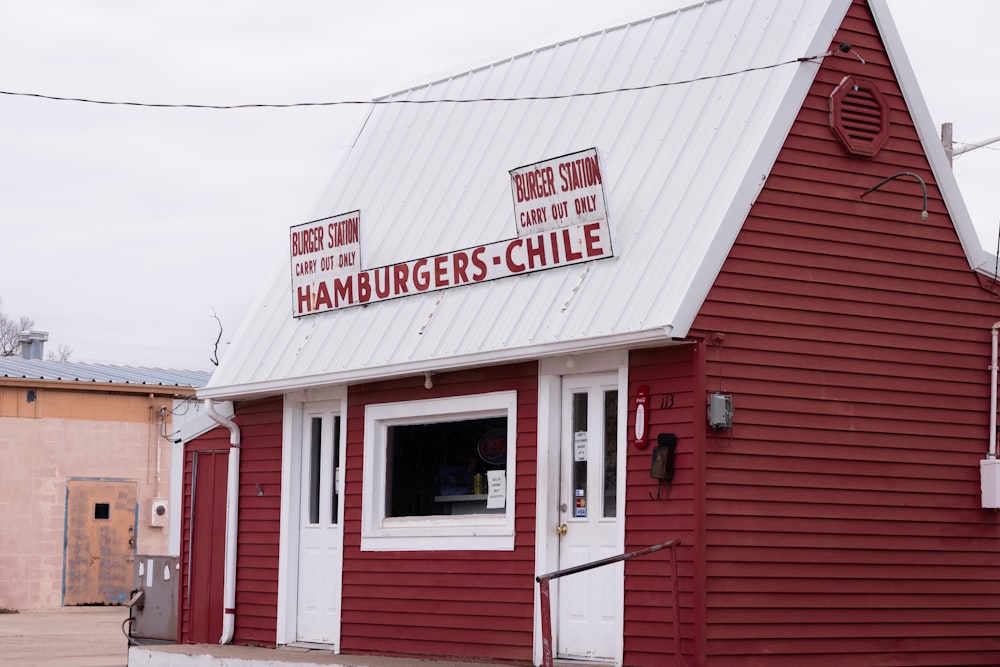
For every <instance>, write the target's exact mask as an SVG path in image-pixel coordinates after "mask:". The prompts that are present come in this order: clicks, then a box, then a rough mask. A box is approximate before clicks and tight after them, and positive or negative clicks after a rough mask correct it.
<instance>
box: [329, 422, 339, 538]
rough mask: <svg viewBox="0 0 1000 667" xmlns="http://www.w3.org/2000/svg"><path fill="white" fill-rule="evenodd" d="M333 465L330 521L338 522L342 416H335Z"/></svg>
mask: <svg viewBox="0 0 1000 667" xmlns="http://www.w3.org/2000/svg"><path fill="white" fill-rule="evenodd" d="M332 458H333V465H331V466H330V467H331V470H332V471H333V480H332V483H331V484H330V487H331V488H332V489H333V503H332V514H331V515H330V523H337V517H338V516H339V514H338V503H339V497H338V496H337V486H338V483H339V477H340V416H339V415H338V416H336V417H334V418H333V457H332Z"/></svg>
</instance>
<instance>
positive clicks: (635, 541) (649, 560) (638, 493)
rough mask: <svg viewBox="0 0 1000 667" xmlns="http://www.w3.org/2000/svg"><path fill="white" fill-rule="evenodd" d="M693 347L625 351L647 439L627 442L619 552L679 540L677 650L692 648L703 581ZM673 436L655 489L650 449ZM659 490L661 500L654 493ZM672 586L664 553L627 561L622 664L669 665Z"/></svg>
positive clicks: (700, 436) (631, 426)
mask: <svg viewBox="0 0 1000 667" xmlns="http://www.w3.org/2000/svg"><path fill="white" fill-rule="evenodd" d="M698 350H699V346H696V345H694V344H688V345H682V346H676V347H667V348H659V349H655V350H639V351H633V352H631V353H630V355H629V398H630V401H629V422H628V433H629V434H631V433H633V432H634V425H635V409H634V406H633V405H632V400H631V399H632V398H634V397H635V394H636V389H637V387H638V386H639V385H642V384H645V385H648V386H649V391H650V398H651V400H650V406H651V407H650V411H649V434H650V443H649V446H648V447H647V448H646V449H643V450H639V449H637V448H636V447H635V446H633V445H632V444H631V443H629V444H628V445H627V446H628V479H627V483H626V504H625V508H626V513H627V517H626V521H625V529H626V532H625V550H626V551H633V550H636V549H641V548H643V547H648V546H651V545H653V544H658V543H660V542H664V541H666V540H670V539H679V540H680V541H681V544H682V546H681V547H680V548H679V549H678V552H677V557H678V574H679V585H678V589H679V590H680V607H681V638H682V640H683V642H682V650H683V653H684V654H685V655H686V656H691V655H692V654H693V653H694V638H695V636H696V635H697V634H698V632H697V630H696V624H697V623H698V622H699V621H700V620H701V619H700V618H699V616H698V614H696V612H695V609H696V606H697V605H696V604H695V598H694V593H695V591H696V590H700V589H701V588H702V586H703V582H701V581H700V580H699V579H700V574H699V573H696V566H695V559H696V556H697V551H696V545H698V544H699V543H700V542H701V540H702V536H701V535H700V525H699V520H698V519H697V517H698V516H699V514H698V508H699V505H700V503H699V502H698V501H697V498H698V497H699V496H700V494H701V492H700V481H699V477H700V475H698V474H696V473H695V471H696V470H700V469H701V466H702V465H703V461H702V458H703V454H702V452H703V451H704V437H703V431H702V430H701V429H699V428H695V427H694V426H693V425H694V424H698V423H699V422H698V420H697V419H696V418H695V416H694V413H695V412H697V413H698V414H700V411H701V410H702V408H701V406H700V405H698V406H697V411H695V405H694V402H695V396H696V395H697V396H698V401H700V400H701V392H700V391H699V392H697V393H696V392H695V387H696V386H697V387H700V385H701V381H700V379H698V376H699V375H700V373H702V372H703V368H702V367H701V366H700V365H699V364H697V363H696V358H697V356H698V354H699V351H698ZM660 433H673V434H674V435H676V436H677V459H676V468H675V473H674V479H673V481H672V482H671V484H670V485H669V486H666V485H664V486H663V487H660V488H658V483H657V480H655V479H652V478H651V477H650V476H649V467H650V462H651V452H652V448H653V447H655V446H656V436H657V435H659V434H660ZM657 493H659V495H660V499H657V498H656V496H657ZM672 596H673V591H672V590H671V587H670V562H669V556H668V554H667V553H666V552H664V551H661V552H658V553H656V554H652V555H649V556H643V557H641V558H637V559H635V560H631V561H628V562H626V564H625V633H624V634H625V637H624V640H625V664H626V665H630V666H634V667H646V666H648V667H663V665H667V664H672V662H671V658H672V656H673V654H674V628H673V610H672V606H671V605H672Z"/></svg>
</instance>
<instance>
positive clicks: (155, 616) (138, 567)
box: [129, 556, 180, 643]
mask: <svg viewBox="0 0 1000 667" xmlns="http://www.w3.org/2000/svg"><path fill="white" fill-rule="evenodd" d="M179 567H180V559H179V558H178V557H177V556H136V557H135V577H134V579H133V586H134V589H135V590H134V591H133V593H132V599H131V600H129V607H130V617H131V619H132V628H131V631H130V632H129V636H131V637H132V638H134V639H136V640H139V641H138V643H151V642H144V641H143V640H152V641H154V642H155V641H162V642H171V643H175V642H176V641H177V601H178V600H177V596H178V592H179V590H180V589H179V588H178V586H177V581H178V579H179V578H180V577H179V575H180V571H179V569H178V568H179Z"/></svg>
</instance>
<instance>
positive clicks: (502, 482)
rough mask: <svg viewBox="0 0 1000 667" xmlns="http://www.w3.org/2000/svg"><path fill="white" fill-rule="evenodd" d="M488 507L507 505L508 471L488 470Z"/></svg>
mask: <svg viewBox="0 0 1000 667" xmlns="http://www.w3.org/2000/svg"><path fill="white" fill-rule="evenodd" d="M486 493H487V496H486V509H495V508H500V507H506V506H507V502H506V501H507V471H506V470H487V471H486Z"/></svg>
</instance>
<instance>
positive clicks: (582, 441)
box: [572, 392, 590, 517]
mask: <svg viewBox="0 0 1000 667" xmlns="http://www.w3.org/2000/svg"><path fill="white" fill-rule="evenodd" d="M587 398H588V396H587V393H586V392H580V393H577V394H573V415H572V420H573V498H574V502H575V503H576V507H577V508H578V509H579V510H580V511H578V512H576V513H575V514H574V516H577V517H586V516H587V512H586V498H587V456H588V453H587V449H588V446H589V444H590V443H589V442H588V441H587V440H588V437H589V433H588V432H587ZM581 503H582V504H581Z"/></svg>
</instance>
